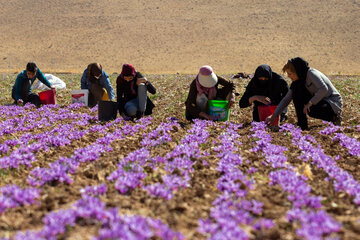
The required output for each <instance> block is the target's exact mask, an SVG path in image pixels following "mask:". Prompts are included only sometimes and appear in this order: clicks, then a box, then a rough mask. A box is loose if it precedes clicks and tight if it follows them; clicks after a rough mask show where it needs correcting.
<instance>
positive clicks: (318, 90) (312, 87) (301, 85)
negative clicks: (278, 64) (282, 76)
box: [266, 57, 342, 130]
mask: <svg viewBox="0 0 360 240" xmlns="http://www.w3.org/2000/svg"><path fill="white" fill-rule="evenodd" d="M283 71H284V72H286V73H287V75H288V77H289V78H290V79H291V80H292V83H291V86H290V90H289V92H288V93H287V94H286V96H285V97H284V98H283V100H282V101H281V102H280V104H279V105H278V107H277V108H276V110H275V112H274V114H273V115H272V116H271V117H269V118H268V119H267V120H266V122H271V121H273V120H274V119H275V117H276V116H278V115H279V114H280V113H281V111H282V110H283V109H284V108H285V107H286V106H288V105H289V103H290V101H291V99H292V100H293V102H294V105H295V110H296V116H297V119H298V123H297V125H298V126H299V127H300V128H301V129H302V130H305V129H307V128H308V121H307V115H309V116H310V117H313V118H317V119H322V120H325V121H329V122H332V123H334V124H335V125H341V119H342V98H341V95H340V94H339V92H338V91H337V90H336V88H335V87H334V86H333V84H332V83H331V82H330V80H329V79H328V78H327V77H326V76H325V75H324V74H323V73H321V72H320V71H318V70H316V69H314V68H310V67H309V64H308V62H306V61H305V60H304V59H302V58H300V57H296V58H292V59H290V60H289V61H288V62H287V63H286V64H285V66H284V67H283Z"/></svg>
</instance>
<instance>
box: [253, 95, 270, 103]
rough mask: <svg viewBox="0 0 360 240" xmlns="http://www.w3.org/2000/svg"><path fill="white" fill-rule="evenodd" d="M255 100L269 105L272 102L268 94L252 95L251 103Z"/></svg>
mask: <svg viewBox="0 0 360 240" xmlns="http://www.w3.org/2000/svg"><path fill="white" fill-rule="evenodd" d="M254 101H258V102H261V103H263V104H265V105H268V104H270V103H271V100H270V98H268V97H266V96H261V95H255V96H252V97H251V98H249V102H250V104H252V103H253V102H254Z"/></svg>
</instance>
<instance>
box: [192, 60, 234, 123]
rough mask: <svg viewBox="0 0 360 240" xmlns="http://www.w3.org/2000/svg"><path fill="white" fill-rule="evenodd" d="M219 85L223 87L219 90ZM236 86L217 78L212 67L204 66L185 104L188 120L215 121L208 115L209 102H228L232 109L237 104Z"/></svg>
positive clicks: (193, 83) (193, 82)
mask: <svg viewBox="0 0 360 240" xmlns="http://www.w3.org/2000/svg"><path fill="white" fill-rule="evenodd" d="M219 85H221V86H223V87H222V88H221V89H219ZM234 88H235V86H234V84H233V83H231V82H229V81H227V80H225V79H224V78H222V77H219V76H217V75H216V74H215V73H214V71H213V69H212V67H210V66H207V65H205V66H202V67H201V68H200V70H199V74H198V75H197V76H196V78H195V79H194V80H193V81H192V83H191V84H190V89H189V94H188V97H187V100H186V102H185V105H186V111H185V115H186V119H187V120H189V121H192V120H193V119H195V118H200V119H207V120H214V118H213V116H211V115H209V114H208V110H207V103H208V100H215V99H217V100H228V101H229V105H228V107H229V108H230V107H231V106H232V105H233V104H234V102H235V94H234V93H233V91H234Z"/></svg>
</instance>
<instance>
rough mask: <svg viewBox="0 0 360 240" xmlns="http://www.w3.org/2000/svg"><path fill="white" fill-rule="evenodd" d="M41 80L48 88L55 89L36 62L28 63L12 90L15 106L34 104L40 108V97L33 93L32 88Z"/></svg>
mask: <svg viewBox="0 0 360 240" xmlns="http://www.w3.org/2000/svg"><path fill="white" fill-rule="evenodd" d="M36 78H37V79H39V81H40V82H42V83H43V84H45V85H46V86H47V87H49V88H51V89H53V88H54V87H53V86H52V85H51V83H50V82H49V81H48V80H47V79H46V78H45V76H44V74H43V73H42V72H41V71H40V69H39V68H38V67H37V65H36V63H35V62H28V63H27V65H26V69H25V70H24V71H22V72H21V73H19V74H18V75H17V77H16V81H15V84H14V86H13V88H12V94H11V95H12V98H13V99H14V100H15V104H22V103H28V102H29V103H32V104H34V105H36V106H37V107H39V106H40V105H41V101H40V97H39V95H37V94H36V93H33V92H31V86H32V85H33V83H34V81H35V80H36Z"/></svg>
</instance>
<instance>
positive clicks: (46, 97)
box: [39, 89, 56, 104]
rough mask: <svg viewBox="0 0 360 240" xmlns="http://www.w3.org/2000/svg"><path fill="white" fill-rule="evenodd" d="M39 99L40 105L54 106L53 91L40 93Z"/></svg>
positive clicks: (54, 96) (54, 97)
mask: <svg viewBox="0 0 360 240" xmlns="http://www.w3.org/2000/svg"><path fill="white" fill-rule="evenodd" d="M39 97H40V101H41V103H42V104H56V95H55V89H51V90H47V91H44V92H40V93H39Z"/></svg>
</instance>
